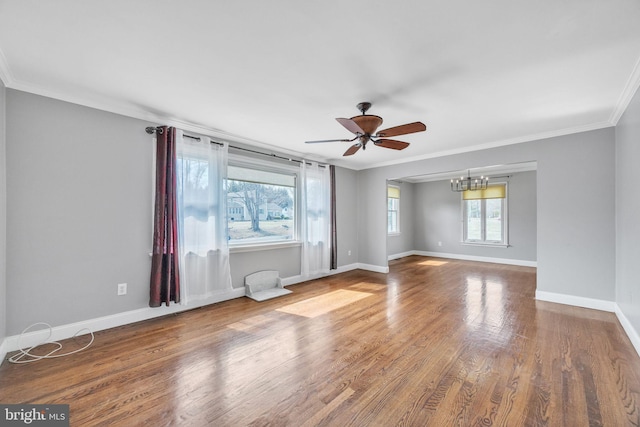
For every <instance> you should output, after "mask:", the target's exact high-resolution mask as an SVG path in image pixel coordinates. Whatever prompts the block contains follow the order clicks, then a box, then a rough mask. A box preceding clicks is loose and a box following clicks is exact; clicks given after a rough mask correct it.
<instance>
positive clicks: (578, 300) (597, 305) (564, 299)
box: [536, 291, 616, 313]
mask: <svg viewBox="0 0 640 427" xmlns="http://www.w3.org/2000/svg"><path fill="white" fill-rule="evenodd" d="M536 299H538V300H540V301H548V302H555V303H558V304H566V305H573V306H576V307H583V308H592V309H594V310H601V311H608V312H611V313H613V312H615V311H616V303H615V302H614V301H605V300H600V299H594V298H585V297H578V296H574V295H566V294H556V293H554V292H545V291H536Z"/></svg>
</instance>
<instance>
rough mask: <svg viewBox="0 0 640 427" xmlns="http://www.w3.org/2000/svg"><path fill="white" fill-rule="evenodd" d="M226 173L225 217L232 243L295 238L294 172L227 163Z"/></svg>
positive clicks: (272, 241)
mask: <svg viewBox="0 0 640 427" xmlns="http://www.w3.org/2000/svg"><path fill="white" fill-rule="evenodd" d="M267 169H268V170H267ZM227 176H228V178H227V220H228V228H229V244H230V245H231V246H233V245H251V244H262V243H275V242H282V241H292V240H295V239H296V225H295V206H296V174H295V172H293V171H290V170H286V169H282V170H278V169H277V168H274V169H271V168H268V167H267V168H262V167H261V166H257V165H243V164H234V165H231V164H230V165H229V166H228V171H227Z"/></svg>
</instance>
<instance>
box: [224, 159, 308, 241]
mask: <svg viewBox="0 0 640 427" xmlns="http://www.w3.org/2000/svg"><path fill="white" fill-rule="evenodd" d="M228 164H229V166H234V167H239V168H247V169H256V170H259V171H264V172H271V173H277V174H283V175H290V176H293V177H294V183H295V186H294V197H295V200H294V203H293V204H294V206H293V209H294V217H293V223H294V231H293V234H292V236H291V239H274V240H263V241H255V240H253V241H244V242H243V241H232V240H230V239H229V240H228V242H229V251H230V252H231V253H235V252H251V251H259V250H267V249H273V248H285V247H294V246H300V245H301V244H302V242H301V240H300V218H299V216H298V215H297V214H296V213H297V212H300V200H301V197H300V196H301V189H300V179H299V178H300V168H299V167H298V165H297V164H296V165H292V164H283V163H279V162H273V161H266V160H262V159H257V158H253V157H248V156H242V155H238V154H232V153H229V158H228ZM225 179H226V180H228V179H229V178H228V177H227V178H225ZM225 215H226V216H227V223H228V221H229V220H228V213H227V212H226V213H225ZM227 235H228V231H227Z"/></svg>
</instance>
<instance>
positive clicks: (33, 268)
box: [7, 89, 152, 335]
mask: <svg viewBox="0 0 640 427" xmlns="http://www.w3.org/2000/svg"><path fill="white" fill-rule="evenodd" d="M148 125H150V123H145V122H142V121H139V120H135V119H131V118H127V117H124V116H119V115H116V114H110V113H105V112H102V111H98V110H94V109H91V108H86V107H82V106H79V105H75V104H70V103H66V102H61V101H56V100H53V99H50V98H45V97H41V96H37V95H31V94H28V93H24V92H19V91H15V90H11V89H9V90H7V224H8V225H7V246H8V247H9V248H11V250H10V251H8V253H7V284H8V286H7V300H8V301H10V304H9V307H8V309H7V315H8V316H7V333H8V334H9V335H14V334H17V333H19V332H20V331H21V330H22V329H24V328H25V327H27V326H29V325H31V324H32V323H34V322H48V323H50V324H51V325H53V326H57V325H62V324H68V323H73V322H77V321H81V320H87V319H93V318H96V317H100V316H106V315H109V314H114V313H119V312H124V311H129V310H133V309H138V308H141V307H146V306H147V305H148V299H149V296H148V283H149V268H150V258H149V252H150V242H151V238H150V233H151V189H152V184H151V176H152V175H151V158H152V147H151V142H150V138H149V135H147V134H146V133H145V131H144V127H145V126H148ZM121 282H126V283H128V294H127V295H126V296H117V295H116V285H117V284H118V283H121Z"/></svg>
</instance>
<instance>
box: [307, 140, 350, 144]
mask: <svg viewBox="0 0 640 427" xmlns="http://www.w3.org/2000/svg"><path fill="white" fill-rule="evenodd" d="M351 141H353V139H320V140H318V141H305V142H304V143H305V144H320V143H323V142H351Z"/></svg>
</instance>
